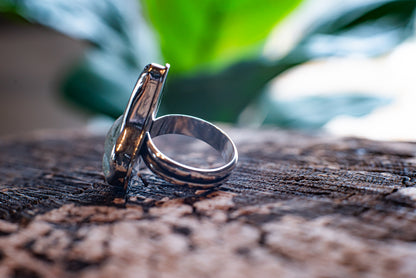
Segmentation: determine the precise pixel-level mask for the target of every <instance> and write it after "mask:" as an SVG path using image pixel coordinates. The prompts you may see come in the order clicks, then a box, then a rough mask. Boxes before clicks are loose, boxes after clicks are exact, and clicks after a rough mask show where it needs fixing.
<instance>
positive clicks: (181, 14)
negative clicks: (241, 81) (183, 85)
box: [142, 0, 300, 72]
mask: <svg viewBox="0 0 416 278" xmlns="http://www.w3.org/2000/svg"><path fill="white" fill-rule="evenodd" d="M142 2H143V3H144V7H145V10H146V11H147V15H148V17H149V18H150V20H151V22H152V25H153V26H154V28H155V29H156V30H157V33H158V34H159V37H160V45H161V48H162V53H163V56H164V58H165V59H166V61H169V63H171V64H172V65H174V67H175V71H176V72H184V71H186V72H190V71H192V70H198V69H200V68H201V66H204V67H212V66H214V67H224V66H225V65H228V64H230V63H232V62H235V61H238V60H239V59H241V58H245V59H247V58H249V57H255V56H259V52H260V50H261V46H262V43H263V42H264V40H265V39H266V38H267V36H268V35H269V33H270V31H271V30H272V29H273V28H274V27H275V26H276V24H277V23H278V22H280V21H281V20H282V19H283V18H284V17H285V16H286V15H287V14H288V13H289V12H290V11H291V10H293V9H294V8H295V7H296V6H297V5H298V4H299V2H300V0H292V1H287V0H286V1H275V0H264V1H253V0H228V1H224V0H200V1H193V0H177V1H166V0H164V1H154V0H143V1H142Z"/></svg>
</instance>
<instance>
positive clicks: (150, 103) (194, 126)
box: [103, 64, 238, 188]
mask: <svg viewBox="0 0 416 278" xmlns="http://www.w3.org/2000/svg"><path fill="white" fill-rule="evenodd" d="M168 71H169V65H168V64H166V66H160V65H157V64H149V65H147V66H146V67H145V68H144V70H143V72H142V73H141V75H140V77H139V79H138V81H137V83H136V85H135V87H134V89H133V92H132V95H131V97H130V100H129V103H128V105H127V108H126V110H125V112H124V114H123V115H122V116H120V117H119V118H118V119H117V120H116V121H115V122H114V124H113V126H112V127H111V128H110V130H109V132H108V134H107V137H106V141H105V152H104V156H103V172H104V176H105V178H106V180H107V182H108V183H109V184H113V185H122V186H124V188H126V187H127V185H128V183H129V181H130V178H131V173H132V169H133V167H135V166H136V165H137V164H138V161H139V159H140V158H143V160H144V162H145V163H146V165H147V166H148V167H149V169H150V170H151V171H152V172H154V173H155V174H157V175H159V176H160V177H161V178H163V179H165V180H166V181H168V182H170V183H172V184H175V185H189V186H197V187H202V188H210V187H214V186H217V185H219V184H221V183H222V182H223V181H224V180H225V179H226V178H227V177H228V176H229V175H230V173H231V171H232V170H233V169H234V168H235V166H236V164H237V160H238V152H237V149H236V147H235V145H234V143H233V141H232V140H231V139H230V137H228V136H227V135H226V134H225V133H224V132H223V131H222V130H221V129H219V128H218V127H216V126H215V125H213V124H211V123H209V122H206V121H204V120H201V119H199V118H195V117H191V116H186V115H166V116H163V117H159V118H155V115H156V113H157V110H158V104H159V99H160V95H161V92H162V89H163V85H164V82H165V80H166V76H167V73H168ZM164 134H182V135H186V136H190V137H194V138H196V139H199V140H202V141H204V142H206V143H207V144H209V145H210V146H212V147H213V148H214V149H215V150H217V151H218V152H219V153H220V154H221V156H222V157H223V159H224V161H225V162H224V164H223V165H222V166H219V167H215V168H196V167H192V166H188V165H185V164H183V163H180V162H177V161H175V160H173V159H171V158H169V157H168V156H166V155H165V154H163V153H162V152H161V151H160V150H159V149H158V148H157V147H156V146H155V144H154V143H153V140H152V138H153V137H157V136H160V135H164Z"/></svg>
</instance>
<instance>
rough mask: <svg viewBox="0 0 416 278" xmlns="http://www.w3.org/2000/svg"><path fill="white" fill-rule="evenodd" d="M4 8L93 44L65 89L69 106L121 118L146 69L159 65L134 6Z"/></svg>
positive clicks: (60, 2)
mask: <svg viewBox="0 0 416 278" xmlns="http://www.w3.org/2000/svg"><path fill="white" fill-rule="evenodd" d="M3 1H5V0H3ZM3 3H7V7H8V9H9V10H13V11H14V12H16V13H17V14H18V15H20V16H22V17H24V18H25V19H27V20H29V21H31V22H36V23H39V24H43V25H45V26H48V27H50V28H52V29H55V30H57V31H59V32H62V33H64V34H66V35H68V36H71V37H74V38H77V39H82V40H86V41H88V42H90V43H91V49H90V50H89V51H88V52H87V53H86V55H85V57H80V61H79V62H78V63H77V64H75V65H74V67H73V69H72V70H71V72H70V75H69V76H68V77H67V78H66V80H65V81H64V84H63V86H62V88H63V92H64V94H65V96H67V97H68V98H69V99H70V100H72V101H74V102H76V103H78V104H80V105H82V106H84V107H87V108H88V109H90V110H93V111H95V112H101V113H105V114H108V115H111V116H118V115H120V114H121V113H122V111H123V110H124V108H125V106H126V104H127V101H128V98H129V96H130V93H131V90H132V86H133V85H134V82H135V80H136V79H137V76H138V75H139V73H140V72H141V69H143V67H144V66H145V65H146V64H148V63H150V62H156V61H160V56H161V55H160V50H159V47H158V45H157V44H156V42H155V40H154V38H153V35H152V32H151V31H150V28H149V26H148V25H147V23H146V22H145V21H144V19H143V18H142V17H141V16H140V6H139V5H138V3H137V2H136V1H135V0H124V1H122V4H121V2H118V1H112V0H88V1H83V0H72V1H66V0H42V1H39V0H19V1H17V0H7V2H3ZM0 7H1V6H0ZM10 7H12V8H13V9H11V8H10Z"/></svg>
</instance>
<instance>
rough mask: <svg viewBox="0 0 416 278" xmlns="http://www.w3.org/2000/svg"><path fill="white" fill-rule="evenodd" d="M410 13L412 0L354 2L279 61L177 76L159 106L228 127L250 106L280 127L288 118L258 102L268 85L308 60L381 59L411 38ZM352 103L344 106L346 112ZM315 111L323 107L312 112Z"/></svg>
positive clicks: (319, 25)
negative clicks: (369, 57)
mask: <svg viewBox="0 0 416 278" xmlns="http://www.w3.org/2000/svg"><path fill="white" fill-rule="evenodd" d="M415 9H416V1H414V0H388V1H377V2H370V3H369V2H368V1H367V2H364V3H356V4H355V5H354V6H350V7H348V8H347V9H344V10H341V11H340V12H338V13H336V14H328V16H327V17H323V18H320V19H319V21H318V22H317V23H316V25H315V27H311V29H310V31H309V32H307V33H306V34H305V35H304V37H303V39H301V41H300V42H299V44H298V45H296V46H295V47H294V48H293V49H292V50H291V51H290V52H289V53H288V54H287V55H286V56H285V57H283V58H281V59H279V60H276V61H266V60H264V59H255V60H252V61H245V62H239V63H236V64H234V65H233V66H231V67H229V68H227V69H225V70H223V71H220V72H218V73H217V74H213V73H199V74H198V75H196V76H190V77H189V76H177V77H176V78H175V80H170V81H168V83H167V89H168V91H167V93H166V96H165V99H164V105H165V107H166V108H167V111H168V112H177V113H186V114H191V115H195V116H200V117H204V118H205V119H208V120H216V121H231V122H235V121H236V120H237V119H238V116H239V114H240V112H241V111H242V110H243V109H244V108H245V107H247V106H249V105H251V106H256V110H257V111H258V113H264V114H266V115H267V114H270V115H271V116H270V117H269V119H268V121H269V123H275V124H281V123H283V122H285V121H286V120H285V117H287V118H288V119H289V118H291V117H292V116H291V115H290V114H286V113H284V112H283V111H282V112H281V113H275V110H279V109H281V106H280V105H270V100H269V102H267V101H266V102H262V101H258V99H259V97H260V96H261V95H262V94H263V92H264V89H265V88H266V87H267V84H268V82H269V81H271V80H272V79H273V78H275V77H276V76H278V75H279V74H281V73H283V72H284V71H286V70H288V69H290V68H292V67H294V66H297V65H299V64H302V63H305V62H308V61H311V60H314V59H322V58H327V57H334V56H337V57H345V56H349V55H362V56H377V55H381V54H384V53H386V52H388V51H390V50H392V49H393V48H394V47H395V46H397V45H398V44H400V43H401V42H402V41H404V40H405V39H407V38H408V37H409V36H411V35H413V34H414V24H413V22H414V12H415ZM173 70H174V65H173V66H172V71H173ZM299 82H301V80H300V81H299ZM316 103H317V104H318V102H316ZM321 103H324V102H321ZM356 103H357V102H355V101H351V102H349V104H350V105H351V109H354V106H355V105H356ZM376 103H381V102H376ZM368 107H370V106H368ZM299 109H302V108H301V107H300V108H299ZM319 109H325V107H324V106H320V107H317V110H319ZM368 111H370V109H368ZM272 115H274V116H272Z"/></svg>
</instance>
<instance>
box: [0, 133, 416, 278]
mask: <svg viewBox="0 0 416 278" xmlns="http://www.w3.org/2000/svg"><path fill="white" fill-rule="evenodd" d="M230 134H231V137H233V138H234V139H235V141H236V143H237V146H238V149H239V152H240V162H239V165H238V167H237V169H236V170H235V172H234V173H233V174H232V176H231V177H230V179H229V180H228V181H227V182H226V183H225V184H223V185H222V186H220V187H219V188H217V189H216V190H209V191H207V190H198V189H191V188H185V187H179V188H178V187H174V186H171V185H169V184H168V183H166V182H164V181H162V180H161V179H159V178H157V177H155V176H154V175H152V174H151V173H149V172H147V171H144V172H142V174H141V176H140V177H139V176H135V178H134V180H133V182H132V184H131V186H130V187H129V188H128V190H127V193H125V192H123V190H121V189H120V188H116V187H113V186H110V185H107V184H106V183H105V182H104V179H103V175H102V173H101V156H102V153H103V141H104V137H103V136H94V135H83V134H81V133H80V132H69V131H68V132H67V133H43V134H37V135H31V136H29V137H27V138H24V139H22V138H18V137H9V138H4V139H2V140H0V200H1V202H0V217H1V220H0V246H1V247H0V277H415V275H416V274H415V273H416V263H415V260H416V244H415V240H416V213H415V207H416V206H415V200H416V188H415V187H414V186H415V183H416V144H414V143H395V142H374V141H368V140H362V139H354V138H333V137H325V136H312V135H302V134H298V133H293V132H287V131H279V130H240V129H231V130H230ZM166 142H168V143H167V144H166ZM165 144H166V148H167V149H168V150H170V151H171V152H173V153H175V152H180V151H182V152H183V151H185V153H193V151H194V150H195V149H198V148H199V145H198V144H186V145H185V147H182V148H181V147H180V144H179V143H177V142H176V143H172V142H171V143H169V141H165ZM197 156H198V155H192V154H191V155H189V156H188V157H187V158H185V159H188V160H190V161H191V160H193V159H194V158H196V157H197Z"/></svg>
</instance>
